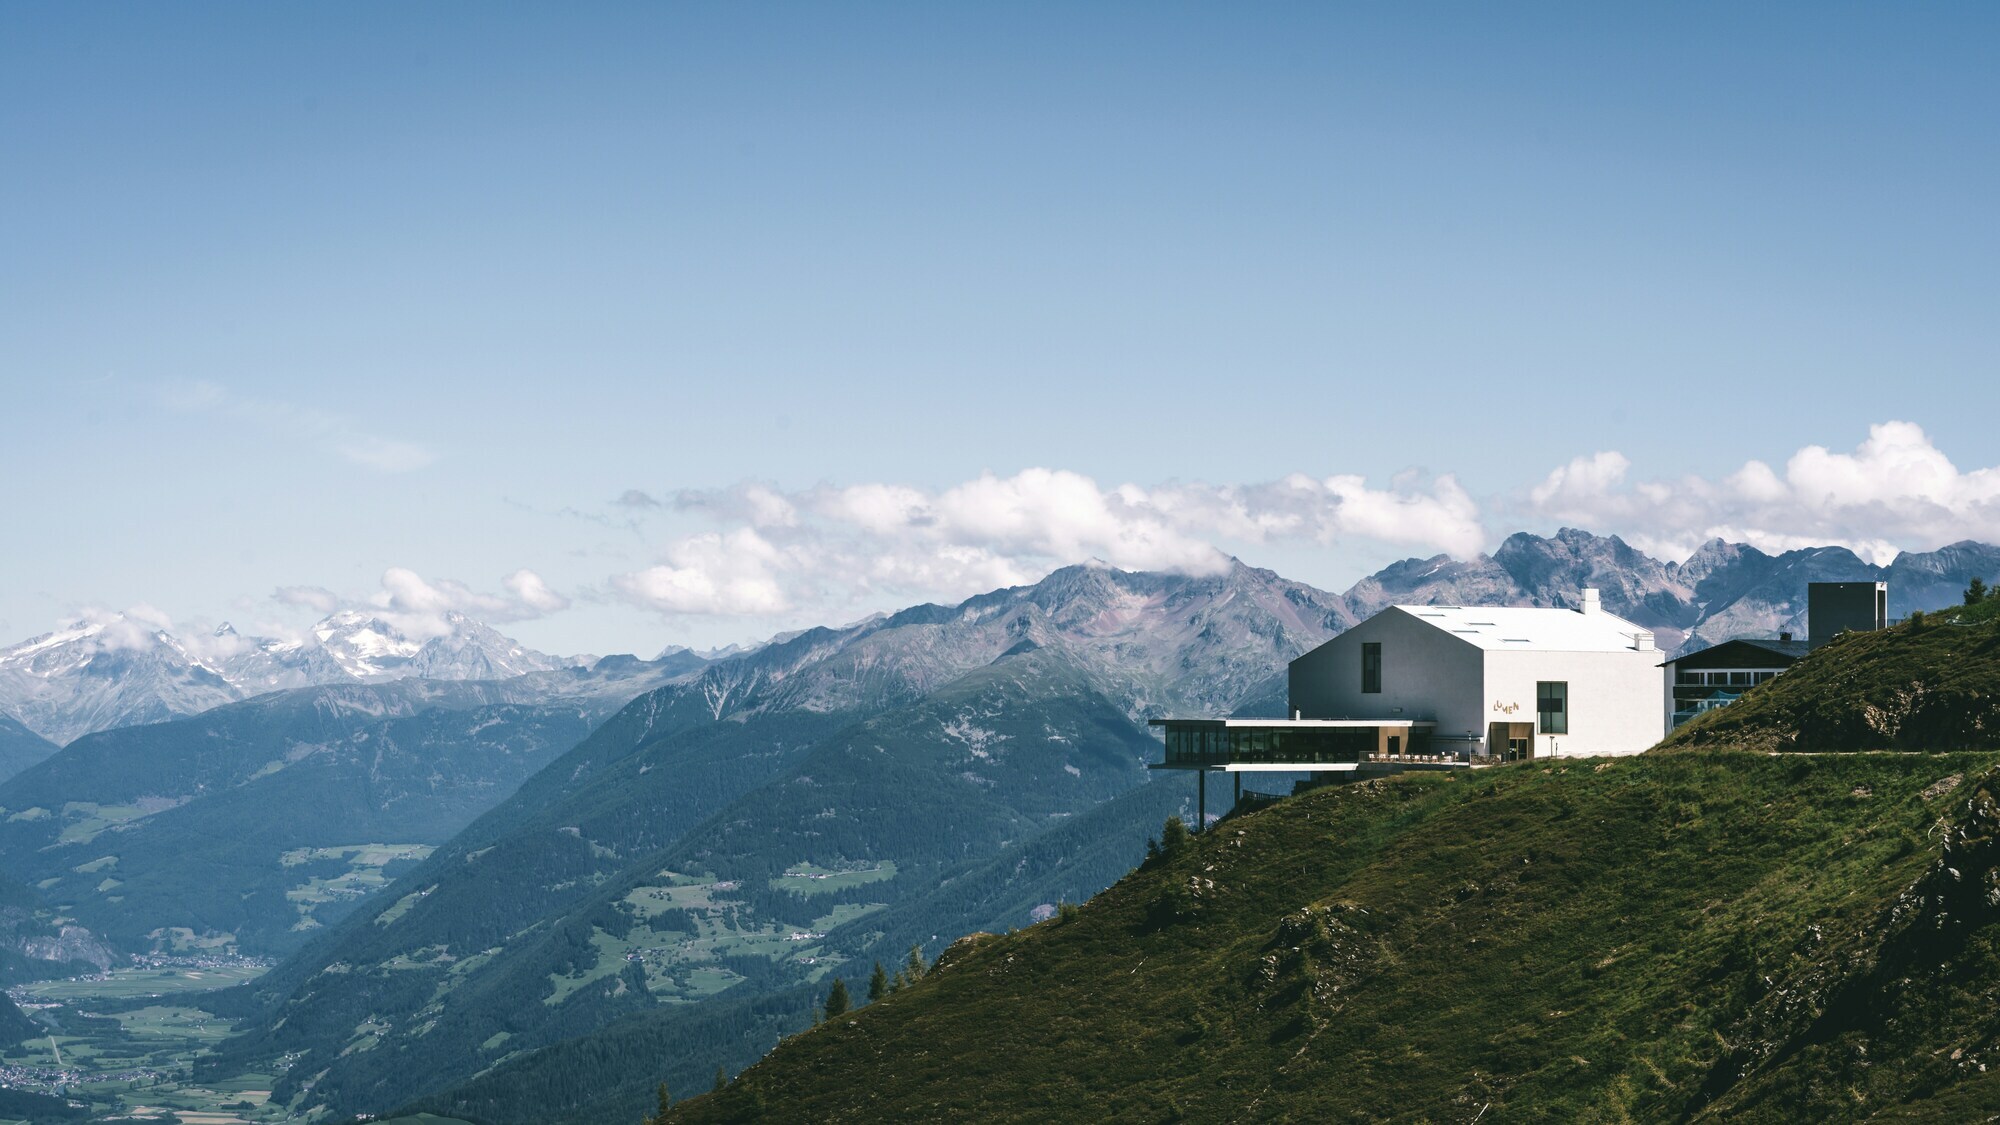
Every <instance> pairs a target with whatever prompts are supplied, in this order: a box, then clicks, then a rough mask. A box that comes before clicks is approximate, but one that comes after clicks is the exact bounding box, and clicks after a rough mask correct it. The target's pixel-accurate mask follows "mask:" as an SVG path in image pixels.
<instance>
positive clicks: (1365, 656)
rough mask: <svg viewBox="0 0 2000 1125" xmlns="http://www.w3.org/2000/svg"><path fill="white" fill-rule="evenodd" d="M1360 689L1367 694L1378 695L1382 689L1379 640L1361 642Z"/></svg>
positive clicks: (1380, 645)
mask: <svg viewBox="0 0 2000 1125" xmlns="http://www.w3.org/2000/svg"><path fill="white" fill-rule="evenodd" d="M1361 690H1362V692H1363V693H1365V694H1368V695H1378V694H1380V693H1381V691H1382V644H1381V642H1380V641H1363V642H1361Z"/></svg>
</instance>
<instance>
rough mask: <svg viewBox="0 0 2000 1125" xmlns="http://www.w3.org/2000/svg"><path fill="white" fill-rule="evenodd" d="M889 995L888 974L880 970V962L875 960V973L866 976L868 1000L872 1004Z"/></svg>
mask: <svg viewBox="0 0 2000 1125" xmlns="http://www.w3.org/2000/svg"><path fill="white" fill-rule="evenodd" d="M887 995H889V974H888V973H885V972H883V971H882V962H880V961H877V962H875V973H874V975H873V976H870V977H869V978H868V1002H869V1003H870V1004H873V1003H874V1002H875V1001H877V1000H880V999H881V998H883V997H884V996H887Z"/></svg>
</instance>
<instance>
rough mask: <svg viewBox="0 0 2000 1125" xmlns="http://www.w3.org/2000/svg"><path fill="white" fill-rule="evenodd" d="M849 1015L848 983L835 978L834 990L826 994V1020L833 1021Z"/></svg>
mask: <svg viewBox="0 0 2000 1125" xmlns="http://www.w3.org/2000/svg"><path fill="white" fill-rule="evenodd" d="M846 1014H847V982H846V981H844V980H841V979H840V978H839V977H835V978H833V988H832V989H831V990H830V991H829V992H827V994H826V1018H827V1019H833V1018H835V1017H837V1016H843V1015H846Z"/></svg>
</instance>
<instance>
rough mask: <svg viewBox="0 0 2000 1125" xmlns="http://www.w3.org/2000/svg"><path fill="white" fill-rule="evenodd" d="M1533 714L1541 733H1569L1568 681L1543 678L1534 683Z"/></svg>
mask: <svg viewBox="0 0 2000 1125" xmlns="http://www.w3.org/2000/svg"><path fill="white" fill-rule="evenodd" d="M1535 714H1536V715H1537V716H1538V717H1539V719H1540V721H1541V733H1543V734H1568V733H1569V683H1568V682H1567V681H1564V680H1543V681H1541V682H1540V683H1537V684H1536V685H1535Z"/></svg>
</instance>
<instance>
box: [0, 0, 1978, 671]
mask: <svg viewBox="0 0 2000 1125" xmlns="http://www.w3.org/2000/svg"><path fill="white" fill-rule="evenodd" d="M4 21H5V26H6V33H5V34H4V35H0V146H4V150H5V151H6V152H7V153H8V154H9V159H8V164H9V166H10V167H11V169H12V173H11V174H9V175H7V176H5V177H0V208H4V212H5V214H6V215H7V216H8V218H7V219H6V220H4V221H0V232H4V234H0V334H4V338H5V340H6V341H7V345H8V346H7V348H6V354H5V357H4V359H0V363H4V364H5V367H6V374H5V382H6V386H7V388H8V396H7V398H8V410H7V414H6V417H7V418H8V419H9V421H10V423H11V425H9V426H8V432H9V436H10V439H11V440H9V441H7V442H6V443H4V447H0V475H4V479H5V481H6V495H7V500H8V507H9V510H10V513H11V516H12V520H11V524H12V528H13V532H12V536H13V539H12V541H13V542H15V543H16V544H26V545H31V546H32V550H28V551H21V550H17V551H15V552H14V553H13V558H12V561H11V562H10V567H11V569H10V571H9V578H10V581H8V582H7V583H5V584H4V588H0V636H5V637H7V638H19V637H26V636H29V635H32V634H35V633H39V632H44V631H46V630H48V629H50V628H52V627H54V626H55V624H56V623H57V622H58V621H60V620H63V619H65V618H68V617H72V616H74V615H77V614H79V613H86V612H106V611H110V612H115V611H121V610H127V609H132V608H135V607H140V608H141V612H142V613H151V614H153V615H155V616H158V617H160V618H161V619H170V620H172V621H173V622H175V623H176V626H177V628H179V629H181V630H183V631H199V629H200V628H202V627H212V626H213V625H214V624H216V623H219V622H221V621H223V620H230V621H233V622H234V623H236V624H237V626H238V627H239V628H244V629H250V628H256V629H257V630H259V631H260V632H262V633H265V634H268V635H281V634H283V633H285V632H286V631H288V630H289V631H295V630H297V629H299V628H302V627H303V626H304V625H306V624H308V623H309V622H310V621H312V620H313V619H314V618H315V617H316V616H317V615H319V614H321V613H323V612H325V610H326V609H327V608H328V607H333V606H338V605H365V604H375V605H380V606H386V607H388V608H391V609H396V610H399V611H403V612H408V613H413V614H421V613H424V612H429V611H431V610H435V609H436V608H438V607H442V606H447V605H456V606H462V607H464V608H467V609H468V610H469V611H473V612H475V613H477V614H478V615H480V616H482V617H483V618H484V619H487V620H493V621H504V622H510V623H511V624H510V625H509V632H510V633H511V634H512V635H515V636H518V637H520V638H521V639H522V640H523V641H524V642H526V643H529V644H532V645H534V646H535V647H537V648H540V649H543V650H546V651H551V652H582V651H589V652H600V653H601V652H618V651H636V652H639V653H641V654H645V655H650V654H651V653H652V652H655V651H657V650H658V649H660V648H661V647H662V646H663V645H666V644H669V643H681V644H692V645H696V646H698V647H700V646H707V645H711V644H720V643H726V642H731V641H739V640H747V639H751V638H756V637H762V636H766V635H769V634H770V633H773V632H776V631H779V630H782V629H788V628H796V627H799V626H801V625H806V624H814V623H834V622H840V621H845V620H851V619H854V618H857V617H860V616H863V615H865V614H867V613H869V612H873V611H876V610H881V609H885V608H893V607H896V606H900V605H905V604H909V603H912V602H916V601H923V600H934V599H936V600H955V599H957V598H960V597H963V596H966V595H968V594H971V593H974V592H977V591H980V590H985V589H990V588H993V587H996V586H1002V585H1008V584H1015V583H1021V582H1027V581H1033V580H1035V579H1037V578H1039V577H1040V576H1041V575H1042V574H1044V573H1046V572H1047V571H1048V569H1049V568H1050V567H1052V566H1055V565H1059V564H1062V563H1067V562H1074V561H1080V560H1084V559H1089V558H1100V559H1103V560H1106V561H1108V562H1111V563H1113V564H1115V565H1119V566H1123V567H1128V568H1150V569H1178V570H1187V571H1193V572H1202V571H1204V570H1212V569H1214V568H1215V567H1216V566H1217V565H1218V560H1219V559H1220V558H1222V557H1224V556H1226V555H1232V554H1233V555H1236V556H1239V557H1241V558H1242V559H1244V560H1245V561H1246V562H1249V563H1252V564H1255V565H1262V566H1270V567H1274V568H1276V569H1278V570H1280V571H1282V572H1283V573H1285V574H1287V575H1289V576H1292V577H1295V578H1298V579H1301V580H1305V581H1308V582H1312V583H1314V584H1316V585H1319V586H1322V587H1327V588H1333V589H1343V588H1345V587H1346V586H1347V585H1348V584H1349V583H1351V582H1352V581H1353V580H1355V579H1356V578H1359V577H1361V576H1362V575H1364V574H1366V573H1368V572H1370V571H1372V570H1374V569H1376V568H1377V567H1379V566H1381V565H1383V564H1384V563H1386V562H1388V561H1391V560H1393V559H1396V558H1400V557H1405V556H1428V555H1431V554H1435V553H1440V552H1444V553H1450V554H1453V555H1455V556H1460V557H1464V556H1468V555H1471V554H1474V553H1476V552H1478V551H1481V550H1490V549H1491V548H1492V547H1493V546H1494V545H1495V544H1497V542H1498V541H1499V540H1500V538H1501V537H1503V536H1505V535H1506V534H1508V533H1510V532H1512V531H1516V530H1530V531H1539V532H1547V531H1551V530H1553V529H1554V528H1556V527H1558V526H1561V525H1564V524H1573V525H1576V526H1582V527H1588V528H1590V529H1592V530H1595V531H1597V532H1600V533H1604V534H1618V535H1621V536H1623V537H1625V538H1626V539H1627V540H1628V541H1630V542H1632V543H1634V544H1635V545H1639V546H1642V547H1645V548H1646V549H1648V550H1650V551H1652V552H1653V553H1655V554H1657V555H1660V556H1661V557H1666V558H1676V557H1680V556H1683V555H1685V554H1686V553H1687V552H1688V551H1690V550H1692V549H1693V547H1694V546H1696V545H1697V544H1699V543H1700V542H1701V541H1703V540H1704V539H1706V538H1709V537H1711V536H1715V535H1722V536H1724V537H1726V538H1730V539H1732V540H1735V541H1743V542H1748V543H1752V544H1755V545H1759V546H1762V547H1764V548H1766V549H1769V550H1775V549H1781V548H1784V547H1787V546H1794V545H1799V544H1803V543H1808V542H1810V543H1844V544H1848V545H1851V546H1853V547H1854V548H1855V549H1856V550H1857V551H1858V552H1859V553H1861V554H1863V555H1864V556H1866V557H1870V558H1872V559H1875V560H1877V561H1886V560H1887V558H1888V557H1890V556H1892V555H1893V554H1894V552H1895V551H1896V550H1897V549H1899V548H1908V549H1924V548H1932V547H1936V546H1939V545H1942V544H1945V543H1949V542H1952V541H1955V540H1959V539H1964V538H1969V537H1970V538H1980V537H1983V538H1986V539H1989V540H1990V539H1994V538H1996V537H2000V469H1996V468H1994V466H1996V465H2000V436H1996V431H1995V430H1994V428H1993V427H1992V426H1991V425H1990V424H1988V422H1987V420H1986V419H1985V418H1984V417H1983V416H1982V415H1981V414H1979V413H1976V412H1972V411H1967V410H1965V409H1962V408H1961V407H1962V405H1963V404H1964V403H1967V402H1983V401H1985V400H1986V399H1988V398H1990V397H1991V393H1990V392H1991V382H1992V378H1993V373H1994V372H1995V370H1996V367H2000V362H1996V361H2000V342H1996V337H1995V336H1994V334H1993V333H1992V331H1991V326H1990V323H1989V322H1990V319H1991V317H1990V313H1991V310H1992V309H1993V308H1995V307H2000V274H1996V272H1995V271H1994V270H1993V262H1994V261H1995V260H1996V257H2000V231H1997V230H1996V224H1995V221H1994V211H1993V208H1992V200H1993V199H1994V198H1996V195H2000V151H1997V150H2000V140H1996V133H1995V131H1994V129H1993V128H1992V123H1993V122H1994V120H1996V117H2000V78H1996V75H2000V58H1997V57H1996V43H2000V35H1997V34H1996V32H1997V31H2000V26H1996V25H1997V24H2000V14H1996V12H1995V10H1994V9H1993V8H1992V7H1991V6H1987V5H1972V4H1967V5H1928V6H1924V7H1922V8H1920V9H1912V10H1894V11H1891V10H1889V9H1885V8H1876V9H1872V10H1870V9H1860V8H1855V7H1852V6H1840V7H1836V8H1824V7H1819V6H1809V7H1807V6H1802V7H1786V6H1759V7H1758V8H1756V9H1754V10H1744V9H1742V8H1741V7H1740V6H1731V5H1725V6H1715V7H1709V8H1687V7H1678V6H1677V7H1674V8H1671V9H1666V8H1663V9H1658V10H1654V11H1651V12H1647V11H1641V10H1633V9H1629V8H1621V9H1618V10H1612V9H1606V8H1602V7H1599V6H1592V5H1584V6H1555V5H1546V6H1534V7H1529V8H1520V7H1508V8H1494V7H1491V6H1486V5H1463V6H1459V5H1430V6H1417V7H1411V6H1405V5H1395V6H1386V7H1370V8H1335V7H1333V6H1328V5H1295V6H1294V5H1272V6H1265V7H1262V8H1260V9H1258V10H1257V12H1256V13H1255V15H1254V16H1251V17H1248V18H1245V16H1244V14H1243V13H1239V12H1236V11H1233V10H1226V9H1223V8H1219V7H1204V6H1180V5H1174V6H1165V7H1163V6H1158V5H1093V6H1089V7H1088V8H1087V9H1081V10H1080V9H1078V8H1076V7H1075V6H1070V5H1052V6H1038V5H1012V6H1008V7H1007V8H1006V9H1004V10H973V9H970V8H966V7H963V6H955V7H951V8H948V9H937V8H929V7H922V6H894V5H841V6H828V5H799V6H786V5H768V6H758V7H743V6H738V5H629V6H621V5H596V6H590V7H587V8H584V9H580V10H578V9H569V8H564V9H554V8H543V9H537V8H531V7H523V6H511V5H509V6H491V5H480V6H471V5H466V6H454V5H425V6H421V7H411V6H405V5H360V6H343V7H341V8H338V9H330V8H297V7H284V6H280V7H267V6H244V5H171V6H119V5H50V6H37V7H29V6H25V5H15V6H11V7H9V8H8V9H7V10H6V12H5V14H4Z"/></svg>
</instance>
